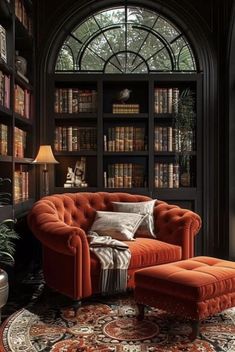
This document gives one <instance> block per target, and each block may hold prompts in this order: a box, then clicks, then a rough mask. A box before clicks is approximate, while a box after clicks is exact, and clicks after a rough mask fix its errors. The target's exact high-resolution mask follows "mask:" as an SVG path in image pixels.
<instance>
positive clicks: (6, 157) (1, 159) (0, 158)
mask: <svg viewBox="0 0 235 352" xmlns="http://www.w3.org/2000/svg"><path fill="white" fill-rule="evenodd" d="M12 160H13V159H12V156H10V155H0V162H5V163H11V162H12Z"/></svg>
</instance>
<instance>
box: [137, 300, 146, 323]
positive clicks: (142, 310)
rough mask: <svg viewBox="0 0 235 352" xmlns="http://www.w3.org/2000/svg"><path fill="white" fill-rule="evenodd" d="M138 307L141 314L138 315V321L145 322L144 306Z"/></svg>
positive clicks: (138, 305)
mask: <svg viewBox="0 0 235 352" xmlns="http://www.w3.org/2000/svg"><path fill="white" fill-rule="evenodd" d="M137 307H138V310H139V314H138V315H137V319H138V320H143V319H144V304H141V303H137Z"/></svg>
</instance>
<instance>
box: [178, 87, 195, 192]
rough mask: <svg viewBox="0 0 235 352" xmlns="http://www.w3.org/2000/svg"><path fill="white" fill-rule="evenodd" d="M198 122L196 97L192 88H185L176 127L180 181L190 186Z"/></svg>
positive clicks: (180, 98)
mask: <svg viewBox="0 0 235 352" xmlns="http://www.w3.org/2000/svg"><path fill="white" fill-rule="evenodd" d="M195 122H196V113H195V98H194V95H193V91H192V90H191V89H190V88H186V89H184V90H183V91H182V92H181V94H180V97H179V100H178V112H177V114H176V116H175V128H176V131H177V137H178V141H177V142H178V143H177V144H178V146H177V150H178V151H179V153H180V154H177V157H176V158H177V162H179V164H180V169H181V175H180V183H181V185H182V186H185V187H187V186H190V183H191V174H190V155H189V152H191V151H193V144H194V129H195Z"/></svg>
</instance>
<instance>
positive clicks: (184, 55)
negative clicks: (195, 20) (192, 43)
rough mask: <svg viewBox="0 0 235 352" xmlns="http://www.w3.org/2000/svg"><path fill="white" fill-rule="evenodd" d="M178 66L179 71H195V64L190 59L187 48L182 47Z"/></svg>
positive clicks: (190, 55) (189, 52)
mask: <svg viewBox="0 0 235 352" xmlns="http://www.w3.org/2000/svg"><path fill="white" fill-rule="evenodd" d="M178 65H179V70H182V71H191V70H195V63H194V61H193V59H192V54H191V51H190V49H189V48H188V47H187V46H184V47H183V48H182V49H181V52H180V55H179V58H178Z"/></svg>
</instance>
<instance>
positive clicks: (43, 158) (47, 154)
mask: <svg viewBox="0 0 235 352" xmlns="http://www.w3.org/2000/svg"><path fill="white" fill-rule="evenodd" d="M32 163H33V164H43V165H44V168H43V195H44V196H46V195H48V194H49V180H48V169H47V164H58V163H59V162H58V161H57V160H56V159H55V157H54V155H53V152H52V149H51V146H50V145H40V147H39V150H38V154H37V156H36V158H35V159H34V161H33V162H32Z"/></svg>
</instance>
